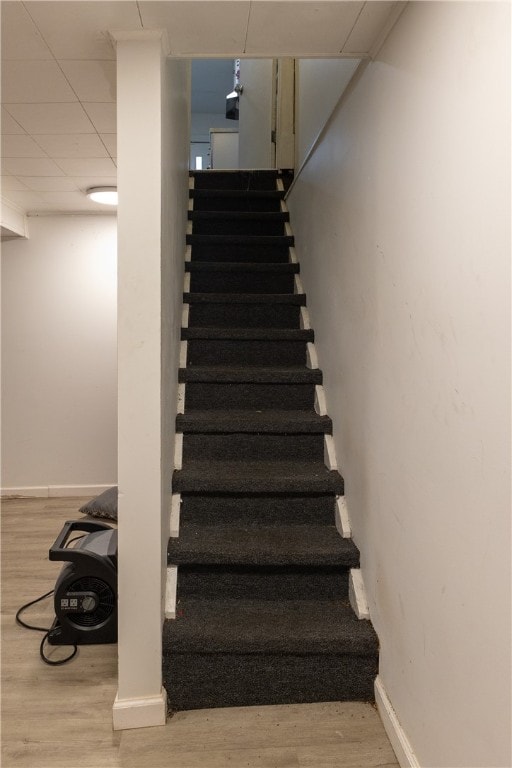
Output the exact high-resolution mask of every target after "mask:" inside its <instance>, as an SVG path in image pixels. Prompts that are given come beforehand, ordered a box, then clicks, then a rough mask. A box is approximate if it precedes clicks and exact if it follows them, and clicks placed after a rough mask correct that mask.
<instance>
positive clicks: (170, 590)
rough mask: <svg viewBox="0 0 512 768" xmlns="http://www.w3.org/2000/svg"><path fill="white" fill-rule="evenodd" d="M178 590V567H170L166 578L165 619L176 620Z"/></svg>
mask: <svg viewBox="0 0 512 768" xmlns="http://www.w3.org/2000/svg"><path fill="white" fill-rule="evenodd" d="M177 588H178V566H177V565H169V566H168V567H167V573H166V577H165V610H164V613H165V618H166V619H175V618H176V590H177Z"/></svg>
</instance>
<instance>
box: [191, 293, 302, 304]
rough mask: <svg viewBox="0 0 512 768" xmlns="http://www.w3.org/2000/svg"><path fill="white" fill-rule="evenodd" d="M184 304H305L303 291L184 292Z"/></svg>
mask: <svg viewBox="0 0 512 768" xmlns="http://www.w3.org/2000/svg"><path fill="white" fill-rule="evenodd" d="M183 303H184V304H294V305H298V306H301V307H305V306H306V294H305V293H184V294H183Z"/></svg>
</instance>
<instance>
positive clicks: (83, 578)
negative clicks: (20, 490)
mask: <svg viewBox="0 0 512 768" xmlns="http://www.w3.org/2000/svg"><path fill="white" fill-rule="evenodd" d="M73 531H86V532H87V535H85V536H83V537H82V538H80V539H79V540H78V541H77V543H76V545H75V546H74V547H66V543H67V542H68V538H69V536H70V534H71V533H72V532H73ZM49 556H50V560H65V561H67V565H65V566H64V567H63V568H62V571H61V572H60V575H59V577H58V579H57V582H56V584H55V593H54V605H55V621H54V622H53V624H52V627H51V629H50V631H49V633H48V642H49V643H50V644H51V645H79V644H89V643H116V642H117V530H115V529H114V528H111V527H110V526H109V525H105V524H104V523H94V522H90V521H87V520H85V521H84V520H68V522H67V523H65V524H64V527H63V528H62V530H61V532H60V533H59V535H58V537H57V539H56V541H55V543H54V544H53V546H52V547H50V555H49Z"/></svg>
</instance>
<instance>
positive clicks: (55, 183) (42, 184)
mask: <svg viewBox="0 0 512 768" xmlns="http://www.w3.org/2000/svg"><path fill="white" fill-rule="evenodd" d="M23 183H24V184H26V186H27V187H28V188H29V189H32V190H33V191H34V192H75V191H76V189H77V186H78V185H77V184H75V182H74V181H73V179H69V178H68V177H67V176H25V177H24V178H23Z"/></svg>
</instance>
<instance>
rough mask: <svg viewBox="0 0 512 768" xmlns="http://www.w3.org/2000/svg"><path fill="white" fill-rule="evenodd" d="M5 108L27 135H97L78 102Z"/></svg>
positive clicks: (9, 106)
mask: <svg viewBox="0 0 512 768" xmlns="http://www.w3.org/2000/svg"><path fill="white" fill-rule="evenodd" d="M4 106H5V108H6V109H7V111H8V112H9V114H10V115H11V116H12V117H14V119H15V120H16V121H17V122H18V123H19V124H20V125H21V127H22V128H24V129H25V130H26V131H27V133H39V134H44V133H57V134H66V133H95V131H94V126H93V125H92V123H91V121H90V120H89V118H88V117H87V115H86V113H85V111H84V110H83V108H82V107H81V105H80V104H79V103H78V102H76V103H75V104H5V105H4Z"/></svg>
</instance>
